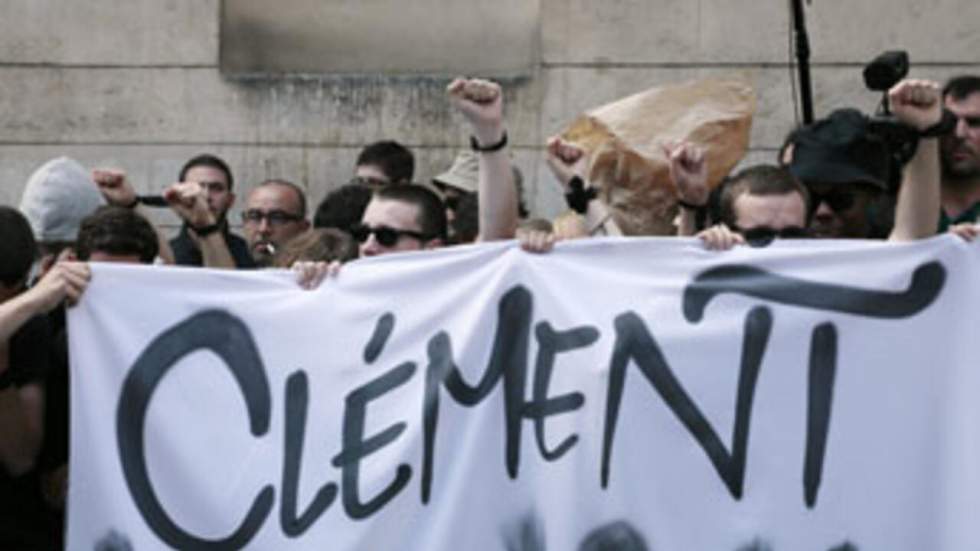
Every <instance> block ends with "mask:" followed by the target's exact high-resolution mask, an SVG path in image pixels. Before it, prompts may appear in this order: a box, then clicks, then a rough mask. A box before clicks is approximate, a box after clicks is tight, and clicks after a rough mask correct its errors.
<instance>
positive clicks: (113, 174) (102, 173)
mask: <svg viewBox="0 0 980 551" xmlns="http://www.w3.org/2000/svg"><path fill="white" fill-rule="evenodd" d="M92 179H93V180H95V185H97V186H99V191H101V192H102V196H103V197H105V200H106V202H108V203H109V204H110V205H115V206H117V207H126V208H131V209H134V210H135V211H136V212H137V213H139V215H140V216H142V217H143V218H145V219H146V220H147V221H150V220H152V218H150V216H149V214H150V213H148V212H147V211H146V208H145V207H143V205H141V204H140V203H139V201H137V198H136V190H134V189H133V186H132V184H130V182H129V179H128V178H126V173H125V172H123V171H121V170H116V169H95V170H93V171H92ZM150 225H151V226H152V227H153V232H154V233H155V234H156V236H157V247H158V249H157V250H158V252H157V256H159V257H160V260H162V261H163V263H164V264H174V253H173V251H172V250H171V249H170V242H169V241H168V240H167V238H166V236H164V235H163V232H162V231H160V228H158V227H157V225H156V224H153V223H152V222H151V223H150Z"/></svg>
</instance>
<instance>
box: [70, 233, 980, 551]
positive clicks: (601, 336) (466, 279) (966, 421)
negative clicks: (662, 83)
mask: <svg viewBox="0 0 980 551" xmlns="http://www.w3.org/2000/svg"><path fill="white" fill-rule="evenodd" d="M978 261H980V255H978V254H977V249H976V247H974V246H972V245H968V244H965V243H962V242H961V241H959V240H957V239H954V238H951V237H942V238H936V239H932V240H928V241H922V242H917V243H913V244H907V245H891V244H885V243H870V242H843V241H836V242H835V241H827V242H791V241H786V242H779V241H777V242H775V243H773V244H772V245H771V246H769V247H767V248H764V249H753V248H748V247H743V248H738V249H736V250H733V251H728V252H724V253H717V252H711V251H706V250H704V249H703V247H702V246H701V245H700V244H699V243H698V242H697V241H696V240H693V239H689V240H687V239H658V238H646V239H626V238H619V239H602V240H589V241H583V242H577V243H568V244H561V245H560V246H559V247H558V250H556V251H554V252H552V253H550V254H545V255H532V254H529V253H525V252H523V251H521V250H519V248H517V247H516V246H514V245H513V244H512V243H500V244H491V245H482V246H471V247H461V248H455V249H446V250H441V251H436V252H431V253H412V254H404V255H391V256H388V257H380V258H373V259H370V260H364V261H357V262H354V263H352V264H349V265H348V266H346V267H345V268H344V269H343V270H342V272H341V274H340V276H339V277H338V278H337V279H335V280H329V281H327V282H326V283H325V284H324V285H323V286H321V287H320V288H319V289H317V290H315V291H304V290H301V289H300V288H299V287H298V286H297V285H296V284H295V282H294V281H293V279H292V275H291V274H288V273H285V272H265V273H263V272H252V273H247V272H234V273H233V272H222V271H208V270H195V269H175V268H171V269H160V268H146V267H128V266H110V265H96V266H95V267H94V268H93V278H92V282H91V285H90V288H89V289H88V290H87V291H86V294H85V296H84V299H83V300H82V302H81V304H79V305H78V306H76V307H75V308H73V309H72V310H71V312H70V314H69V332H70V354H71V361H72V432H71V438H72V442H71V445H72V448H71V454H72V455H71V490H70V496H69V534H68V537H69V542H70V543H69V548H70V549H85V550H88V549H94V548H96V546H97V545H99V544H100V543H105V542H107V541H108V542H127V543H129V544H131V545H132V548H134V549H159V548H163V549H165V548H176V549H240V548H247V549H277V550H279V549H338V550H354V549H358V550H362V549H372V550H375V549H378V550H387V549H399V550H400V549H420V550H427V551H428V550H436V551H437V550H450V549H473V550H524V551H532V550H533V551H544V550H578V549H582V550H586V549H606V548H609V547H602V545H610V544H611V543H610V542H614V543H612V545H614V546H615V548H617V549H626V550H632V549H637V550H639V549H646V550H659V551H663V550H668V551H669V550H700V549H705V550H708V549H710V550H732V551H737V550H750V549H757V550H773V551H778V550H794V551H829V550H832V549H834V550H844V549H860V550H880V549H888V550H893V551H895V550H899V551H900V550H921V549H932V550H948V551H958V550H963V549H980V531H978V530H977V528H976V524H975V520H976V512H977V511H978V510H980V484H978V482H980V476H978V473H980V437H978V435H980V431H978V421H980V400H977V399H976V394H977V392H978V389H980V370H978V369H977V367H978V366H977V365H976V364H977V361H976V359H975V358H976V356H977V353H976V350H974V349H973V348H972V344H973V341H972V339H973V338H974V337H975V335H976V327H977V326H978V324H977V321H978V319H977V317H978V316H977V312H978V311H980V300H978V293H977V281H980V270H978Z"/></svg>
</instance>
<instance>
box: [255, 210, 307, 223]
mask: <svg viewBox="0 0 980 551" xmlns="http://www.w3.org/2000/svg"><path fill="white" fill-rule="evenodd" d="M263 219H264V220H266V221H267V222H268V223H269V225H270V226H273V227H278V226H284V225H286V224H288V223H290V222H299V221H300V220H302V219H303V217H302V216H300V215H298V214H290V213H288V212H285V211H281V210H270V211H263V210H259V209H248V210H247V211H245V212H243V213H242V223H243V224H252V225H258V224H261V223H262V220H263Z"/></svg>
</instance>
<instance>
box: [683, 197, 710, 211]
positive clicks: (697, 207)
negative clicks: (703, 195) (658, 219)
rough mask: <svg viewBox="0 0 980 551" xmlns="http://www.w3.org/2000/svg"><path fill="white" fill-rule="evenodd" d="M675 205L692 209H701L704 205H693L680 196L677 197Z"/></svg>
mask: <svg viewBox="0 0 980 551" xmlns="http://www.w3.org/2000/svg"><path fill="white" fill-rule="evenodd" d="M677 206H679V207H680V208H682V209H687V210H694V211H698V210H701V209H703V208H704V207H705V205H695V204H694V203H688V202H687V201H685V200H683V199H681V198H680V197H678V198H677Z"/></svg>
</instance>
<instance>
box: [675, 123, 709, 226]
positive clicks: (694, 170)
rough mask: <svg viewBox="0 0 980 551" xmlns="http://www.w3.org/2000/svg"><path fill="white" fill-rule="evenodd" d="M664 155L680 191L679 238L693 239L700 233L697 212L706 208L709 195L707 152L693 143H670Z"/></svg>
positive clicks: (678, 200)
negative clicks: (690, 237) (705, 156)
mask: <svg viewBox="0 0 980 551" xmlns="http://www.w3.org/2000/svg"><path fill="white" fill-rule="evenodd" d="M664 155H665V156H666V157H667V160H668V161H670V179H671V181H673V182H674V187H675V188H677V205H678V207H679V208H680V216H679V220H678V222H677V235H678V236H682V237H684V236H691V235H694V234H696V233H697V231H698V224H697V218H698V211H699V210H701V209H703V208H705V206H707V204H708V194H709V193H710V190H709V189H708V166H707V163H705V159H704V151H703V150H702V149H701V148H700V147H698V146H696V145H694V144H692V143H688V142H671V143H668V144H666V145H664Z"/></svg>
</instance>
